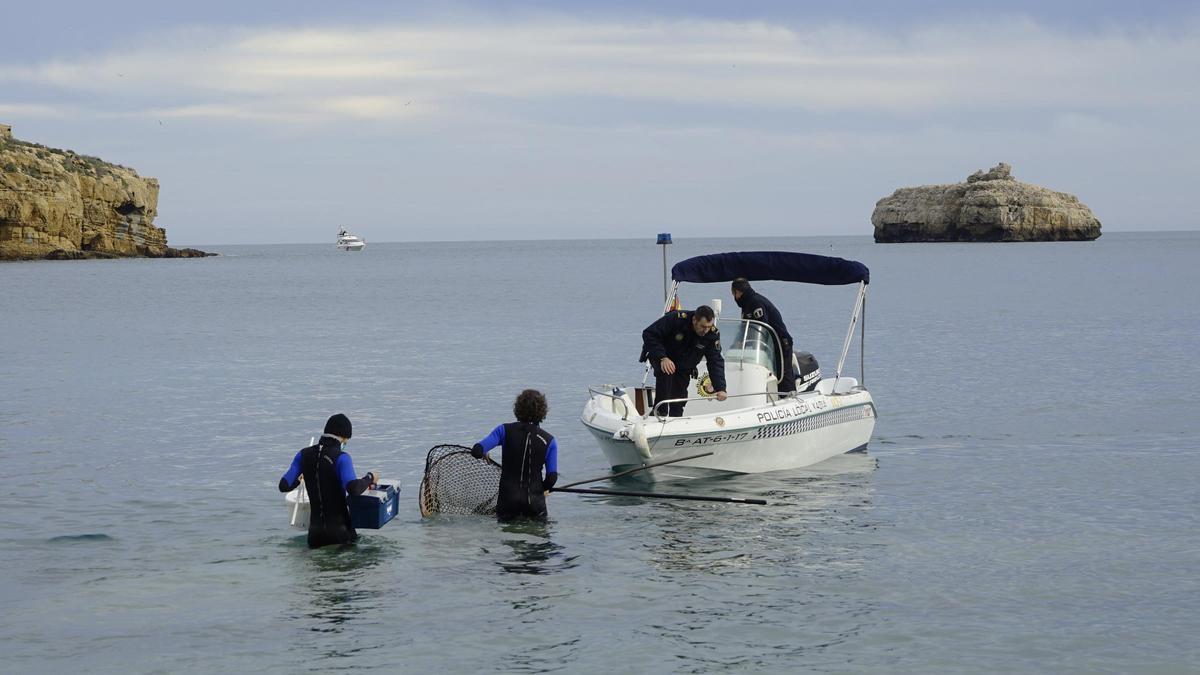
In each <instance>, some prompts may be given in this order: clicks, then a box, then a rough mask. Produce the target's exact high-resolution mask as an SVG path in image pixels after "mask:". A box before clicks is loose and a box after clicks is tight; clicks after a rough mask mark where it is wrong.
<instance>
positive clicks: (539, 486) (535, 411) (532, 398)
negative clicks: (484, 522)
mask: <svg viewBox="0 0 1200 675" xmlns="http://www.w3.org/2000/svg"><path fill="white" fill-rule="evenodd" d="M549 410H550V407H549V406H548V405H547V404H546V397H545V396H543V395H542V393H541V392H539V391H537V390H536V389H526V390H525V391H522V392H521V393H520V394H519V395H518V396H517V400H516V401H514V402H513V415H514V416H515V417H516V418H517V421H516V422H509V423H508V424H501V425H499V426H497V427H496V428H495V429H492V433H490V434H488V435H487V438H484V439H483V440H482V441H479V442H478V443H476V444H475V445H474V446H473V447H472V448H471V454H472V455H473V456H474V457H475V458H476V459H483V456H484V454H485V453H487V451H488V450H491V449H492V448H494V447H496V446H497V445H499V446H501V447H502V449H501V453H502V454H501V456H500V492H499V495H498V497H497V499H496V519H497V520H500V521H502V522H504V521H509V520H513V519H514V518H522V517H523V518H537V519H544V518H545V517H546V495H545V493H546V491H547V490H549V489H550V488H552V487H554V484H555V483H556V482H558V442H557V441H556V440H554V437H553V436H551V435H550V434H549V433H547V432H546V431H545V430H544V429H542V428H541V427H540V426H538V425H539V424H541V423H542V420H544V419H546V413H548V412H549ZM543 467H545V469H546V477H545V478H542V468H543Z"/></svg>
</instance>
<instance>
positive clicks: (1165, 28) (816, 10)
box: [0, 0, 1200, 246]
mask: <svg viewBox="0 0 1200 675" xmlns="http://www.w3.org/2000/svg"><path fill="white" fill-rule="evenodd" d="M174 4H176V3H163V2H161V0H155V1H154V2H148V1H144V0H109V1H107V2H103V3H96V2H87V3H82V2H80V3H74V4H73V5H72V4H71V3H68V4H66V5H64V4H63V3H28V2H17V1H13V0H0V33H2V34H3V35H4V39H3V40H0V123H4V124H10V125H12V126H13V133H14V135H15V136H16V137H17V138H19V139H22V140H26V141H32V142H36V143H41V144H44V145H47V146H50V147H56V148H64V149H71V150H74V151H76V152H80V153H83V154H88V155H95V156H98V157H101V158H103V159H105V160H106V161H111V162H115V163H119V164H123V165H126V166H130V167H133V168H134V169H136V170H137V171H138V172H139V173H140V174H141V175H143V176H153V177H155V178H157V179H158V180H159V182H160V184H161V190H160V195H159V210H158V211H159V215H158V218H157V220H156V224H157V225H159V226H160V227H165V228H166V229H167V235H168V239H169V241H170V243H171V244H172V245H174V246H202V245H205V244H266V243H301V242H331V241H332V240H333V239H334V236H335V234H336V230H337V228H338V227H339V226H345V227H347V228H349V229H350V230H351V231H352V232H354V233H356V234H359V235H361V236H362V237H363V238H364V239H366V240H367V241H368V242H372V241H376V242H383V241H459V240H496V239H593V238H612V237H619V238H626V237H647V238H652V237H653V236H654V235H655V233H657V232H672V234H673V235H674V237H675V238H676V239H678V238H680V237H734V236H738V235H746V236H804V235H822V236H823V235H860V236H866V235H870V234H871V233H872V228H871V223H870V218H871V212H872V210H873V209H874V206H875V203H876V202H877V201H878V200H879V199H881V198H883V197H886V196H888V195H890V194H891V193H892V192H893V191H894V190H895V189H897V188H900V187H907V186H915V185H927V184H941V183H954V182H960V181H963V180H965V178H966V177H967V176H968V175H969V174H971V173H973V172H974V171H976V170H979V169H987V168H989V167H991V166H994V165H995V164H997V163H999V162H1007V163H1009V164H1010V165H1012V167H1013V175H1014V176H1015V177H1016V178H1017V179H1018V180H1022V181H1025V182H1030V183H1034V184H1038V185H1043V186H1045V187H1049V188H1052V189H1055V190H1060V191H1064V192H1069V193H1072V194H1074V195H1076V196H1077V197H1079V199H1080V200H1081V201H1083V203H1085V204H1087V205H1088V206H1089V207H1090V208H1091V209H1092V210H1093V212H1094V213H1095V214H1096V216H1097V217H1098V218H1099V219H1100V221H1101V222H1102V223H1103V227H1104V231H1106V232H1107V231H1147V230H1181V229H1183V230H1193V229H1200V216H1198V215H1197V209H1195V208H1194V205H1193V200H1192V192H1193V191H1195V189H1196V187H1195V186H1196V184H1197V182H1198V179H1200V162H1198V159H1197V158H1198V157H1200V132H1198V131H1197V128H1196V126H1197V123H1196V119H1197V117H1200V114H1198V111H1200V6H1198V5H1196V4H1195V3H1190V4H1189V3H1171V2H1160V3H1155V2H1143V3H1131V2H1127V1H1124V2H1110V1H1107V0H1099V1H1097V2H1063V3H1053V2H1045V1H1043V2H1031V1H1025V0H1010V1H1009V2H1004V3H987V4H983V3H977V4H974V5H970V4H967V3H963V2H948V1H947V2H941V1H932V0H931V1H925V2H907V3H905V2H872V1H864V2H848V3H831V2H822V3H808V2H756V1H755V0H746V1H743V2H728V1H720V2H718V1H707V0H693V1H687V2H685V1H683V0H679V1H663V0H658V1H655V0H645V1H641V2H632V1H623V0H614V1H611V2H554V3H552V2H508V1H506V0H498V1H495V2H455V3H431V2H405V3H395V2H382V1H379V2H366V1H362V0H350V1H348V2H329V1H328V0H323V1H321V2H316V1H311V0H294V1H292V2H263V1H260V2H248V1H247V0H240V1H238V2H232V1H227V0H209V1H208V2H204V3H186V4H187V5H188V6H186V7H185V6H180V7H175V6H173V5H174ZM180 4H181V5H182V4H184V3H180Z"/></svg>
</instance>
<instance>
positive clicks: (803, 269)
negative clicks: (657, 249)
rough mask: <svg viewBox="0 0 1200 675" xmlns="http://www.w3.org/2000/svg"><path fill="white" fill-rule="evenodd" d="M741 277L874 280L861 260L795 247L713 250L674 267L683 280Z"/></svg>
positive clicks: (673, 271) (837, 281) (830, 282)
mask: <svg viewBox="0 0 1200 675" xmlns="http://www.w3.org/2000/svg"><path fill="white" fill-rule="evenodd" d="M739 277H743V278H745V279H746V280H747V281H764V280H771V281H797V282H800V283H804V284H823V285H825V286H841V285H844V284H857V283H858V282H860V281H861V282H862V283H864V284H869V283H871V272H870V270H868V269H867V266H866V265H864V264H862V263H860V262H855V261H853V260H845V259H843V258H833V257H830V256H824V255H814V254H812V253H793V252H791V251H742V252H738V253H713V254H711V255H701V256H696V257H695V258H688V259H687V260H682V261H680V262H677V263H675V266H674V267H672V268H671V278H672V279H674V280H675V281H680V282H682V281H687V282H691V283H697V284H709V283H715V282H719V281H733V280H734V279H737V278H739Z"/></svg>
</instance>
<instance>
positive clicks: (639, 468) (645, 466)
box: [558, 452, 712, 490]
mask: <svg viewBox="0 0 1200 675" xmlns="http://www.w3.org/2000/svg"><path fill="white" fill-rule="evenodd" d="M711 454H712V453H711V452H702V453H700V454H698V455H691V456H689V457H679V458H677V459H664V460H663V461H661V462H654V463H653V464H643V465H641V466H635V467H634V468H632V469H626V470H624V471H622V472H620V473H610V474H608V475H607V476H597V477H595V478H589V479H587V480H577V481H575V482H574V483H567V484H566V485H563V486H561V487H559V488H558V489H559V490H561V489H563V488H569V487H575V486H576V485H583V484H584V483H595V482H597V481H602V480H609V479H611V478H620V477H621V476H628V475H629V474H631V473H636V472H638V471H644V470H646V469H653V468H654V467H656V466H663V465H665V464H674V463H676V462H686V461H688V460H689V459H698V458H700V457H708V456H709V455H711Z"/></svg>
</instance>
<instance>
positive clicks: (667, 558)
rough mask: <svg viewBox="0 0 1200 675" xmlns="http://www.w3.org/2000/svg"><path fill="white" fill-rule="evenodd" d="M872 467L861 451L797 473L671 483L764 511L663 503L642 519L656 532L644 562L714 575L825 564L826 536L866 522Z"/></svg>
mask: <svg viewBox="0 0 1200 675" xmlns="http://www.w3.org/2000/svg"><path fill="white" fill-rule="evenodd" d="M876 463H877V462H876V459H875V458H874V457H872V456H870V455H868V454H867V453H865V452H855V453H847V454H843V455H838V456H836V457H833V458H830V459H828V460H826V461H824V462H821V463H820V464H816V465H813V466H811V467H806V468H804V469H795V470H791V471H774V472H770V473H762V474H743V475H734V476H720V477H714V478H709V479H701V480H689V481H680V482H675V483H671V484H670V487H669V489H664V490H663V491H664V492H666V491H669V492H672V493H683V494H696V495H730V496H734V495H736V496H741V497H756V498H760V499H765V500H766V501H767V506H742V505H737V506H734V505H720V506H715V505H703V504H702V503H698V502H667V501H666V500H663V501H662V503H661V508H658V509H656V512H655V514H654V517H653V518H647V519H646V520H647V522H653V523H654V524H655V525H657V528H658V530H659V532H660V535H661V539H660V541H657V542H652V543H647V544H646V546H647V548H648V549H649V551H648V556H649V560H650V562H652V564H654V565H655V566H656V567H658V568H660V569H662V570H664V571H672V572H688V571H691V572H703V573H716V574H720V573H721V572H722V570H727V569H729V568H737V567H755V568H758V567H764V566H765V567H777V566H778V567H779V568H780V569H787V570H789V572H790V573H796V572H799V571H800V570H803V569H806V568H809V567H810V566H814V565H821V564H828V563H829V561H828V560H827V559H826V558H827V557H828V556H825V555H823V554H822V551H823V550H824V547H825V546H828V545H829V542H830V539H831V538H840V537H842V536H846V535H853V537H858V536H859V535H860V534H861V533H862V532H863V531H864V528H870V527H872V526H873V525H874V521H873V518H874V516H873V507H872V496H873V477H874V471H875V468H876ZM664 487H665V486H664ZM631 501H640V500H631ZM645 501H655V500H645ZM714 533H721V534H720V535H719V536H718V535H715V534H714ZM856 545H857V544H856V541H855V540H853V539H851V541H849V542H847V546H849V548H850V549H853V548H855V546H856ZM837 550H838V551H839V554H838V555H837V556H836V557H837V558H838V559H837V561H836V563H837V566H838V568H839V569H842V570H846V569H849V568H853V567H856V566H858V565H859V564H860V563H861V562H862V561H861V560H858V559H857V558H856V556H854V555H845V553H846V551H847V550H848V549H846V548H845V547H841V546H839V547H837Z"/></svg>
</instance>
